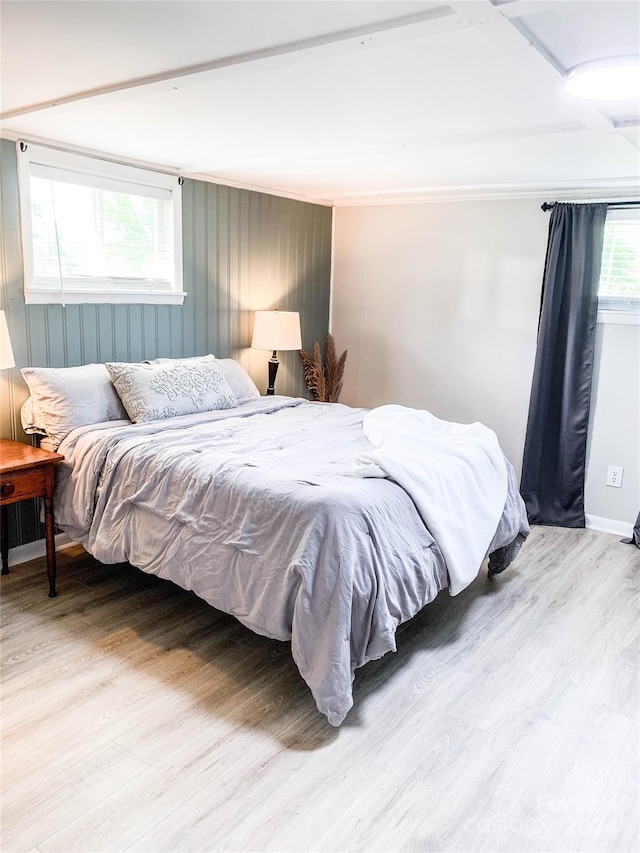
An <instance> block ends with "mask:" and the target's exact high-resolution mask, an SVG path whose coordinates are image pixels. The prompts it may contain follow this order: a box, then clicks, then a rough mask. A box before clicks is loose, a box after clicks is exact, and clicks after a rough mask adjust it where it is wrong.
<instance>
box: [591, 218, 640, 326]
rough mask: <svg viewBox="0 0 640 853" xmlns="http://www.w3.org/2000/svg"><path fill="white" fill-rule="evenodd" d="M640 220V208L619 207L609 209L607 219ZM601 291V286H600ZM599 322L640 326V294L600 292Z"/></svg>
mask: <svg viewBox="0 0 640 853" xmlns="http://www.w3.org/2000/svg"><path fill="white" fill-rule="evenodd" d="M615 220H618V221H629V220H633V221H639V222H640V208H638V207H632V208H618V209H615V208H614V209H613V210H608V211H607V221H615ZM598 291H599V288H598ZM597 322H598V323H612V324H617V325H630V326H640V295H638V296H629V297H624V296H601V295H600V293H599V292H598V318H597Z"/></svg>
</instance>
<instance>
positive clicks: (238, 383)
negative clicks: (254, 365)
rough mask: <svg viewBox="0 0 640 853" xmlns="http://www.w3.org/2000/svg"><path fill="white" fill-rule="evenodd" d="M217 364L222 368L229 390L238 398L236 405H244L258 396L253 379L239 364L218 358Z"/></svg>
mask: <svg viewBox="0 0 640 853" xmlns="http://www.w3.org/2000/svg"><path fill="white" fill-rule="evenodd" d="M217 363H218V364H219V365H220V366H221V367H222V368H223V370H224V373H225V376H226V377H227V382H228V383H229V385H230V386H231V390H232V391H233V393H234V394H235V395H236V397H237V398H238V403H246V402H247V400H254V399H255V398H256V397H259V396H260V392H259V391H258V389H257V388H256V386H255V383H254V381H253V379H252V378H251V377H250V376H249V374H248V373H247V371H246V370H245V369H244V367H243V366H242V365H241V364H238V362H237V361H235V360H234V359H233V358H219V359H218V360H217Z"/></svg>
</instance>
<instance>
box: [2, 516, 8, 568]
mask: <svg viewBox="0 0 640 853" xmlns="http://www.w3.org/2000/svg"><path fill="white" fill-rule="evenodd" d="M0 540H2V541H0V551H2V574H3V575H8V574H9V525H8V524H7V508H6V506H3V507H0Z"/></svg>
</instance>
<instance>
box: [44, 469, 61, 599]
mask: <svg viewBox="0 0 640 853" xmlns="http://www.w3.org/2000/svg"><path fill="white" fill-rule="evenodd" d="M54 488H55V481H54V473H53V465H50V466H49V467H48V468H47V471H46V473H45V493H44V536H45V541H46V543H47V575H48V576H49V598H55V597H56V595H57V594H58V593H57V592H56V540H55V525H54V522H53V491H54Z"/></svg>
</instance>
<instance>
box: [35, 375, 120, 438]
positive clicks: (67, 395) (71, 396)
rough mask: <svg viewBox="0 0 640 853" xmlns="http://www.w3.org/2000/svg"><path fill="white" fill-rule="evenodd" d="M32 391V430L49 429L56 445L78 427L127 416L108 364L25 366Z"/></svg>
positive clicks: (48, 431) (47, 432) (47, 431)
mask: <svg viewBox="0 0 640 853" xmlns="http://www.w3.org/2000/svg"><path fill="white" fill-rule="evenodd" d="M21 373H22V375H23V377H24V379H25V382H26V383H27V385H28V386H29V392H30V394H31V410H32V411H31V413H30V426H31V427H32V430H31V431H34V430H35V429H37V430H38V431H39V432H42V431H44V432H46V434H47V435H48V436H49V438H50V439H51V442H52V443H53V444H55V445H56V447H57V446H58V445H59V444H60V442H61V441H62V440H63V439H64V438H65V437H66V436H67V435H68V434H69V433H70V432H71V430H73V429H76V427H80V426H86V425H87V424H99V423H103V422H104V421H117V420H127V413H126V412H125V410H124V409H123V407H122V403H121V402H120V399H119V398H118V395H117V394H116V392H115V389H114V387H113V385H112V384H111V379H110V377H109V373H108V371H107V368H106V367H105V366H104V364H83V365H81V366H80V367H23V368H22V370H21Z"/></svg>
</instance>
